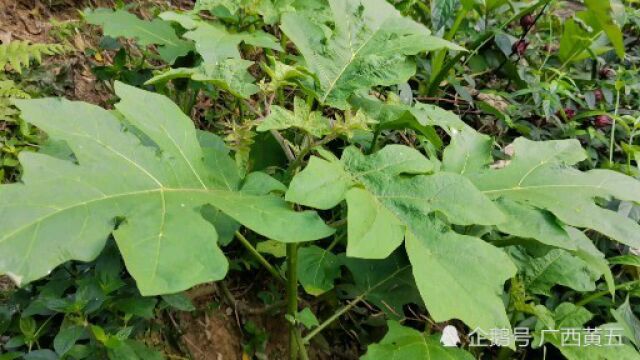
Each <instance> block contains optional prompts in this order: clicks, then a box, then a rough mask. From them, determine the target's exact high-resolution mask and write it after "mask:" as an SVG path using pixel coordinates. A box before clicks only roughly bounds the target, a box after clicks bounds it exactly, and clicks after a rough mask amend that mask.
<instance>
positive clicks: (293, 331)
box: [287, 244, 306, 360]
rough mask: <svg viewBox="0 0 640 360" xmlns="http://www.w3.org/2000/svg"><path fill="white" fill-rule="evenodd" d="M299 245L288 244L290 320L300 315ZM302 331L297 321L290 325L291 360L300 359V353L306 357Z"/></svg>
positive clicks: (288, 311)
mask: <svg viewBox="0 0 640 360" xmlns="http://www.w3.org/2000/svg"><path fill="white" fill-rule="evenodd" d="M297 270H298V244H287V314H288V315H289V317H290V319H295V318H296V317H297V315H298V271H297ZM300 337H301V335H300V329H299V328H298V324H296V322H295V321H292V322H290V323H289V359H291V360H296V359H298V353H304V355H302V357H303V358H305V356H306V350H305V348H304V343H300V342H299V339H300Z"/></svg>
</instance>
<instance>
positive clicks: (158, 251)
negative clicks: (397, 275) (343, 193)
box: [0, 83, 333, 295]
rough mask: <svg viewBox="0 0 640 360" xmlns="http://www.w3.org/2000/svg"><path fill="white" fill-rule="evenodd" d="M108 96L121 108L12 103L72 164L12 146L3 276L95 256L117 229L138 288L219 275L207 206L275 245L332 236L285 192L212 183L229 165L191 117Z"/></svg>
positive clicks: (3, 197) (121, 88)
mask: <svg viewBox="0 0 640 360" xmlns="http://www.w3.org/2000/svg"><path fill="white" fill-rule="evenodd" d="M116 94H117V95H118V96H119V97H120V98H121V101H120V102H119V103H118V104H117V105H116V108H117V111H118V112H119V113H120V116H118V115H116V114H115V113H113V112H109V111H106V110H104V109H101V108H99V107H96V106H93V105H89V104H86V103H80V102H70V101H66V100H60V99H40V100H21V101H17V102H16V104H17V106H18V107H19V108H20V110H21V111H22V116H23V117H24V119H25V120H26V121H27V122H29V123H31V124H33V125H35V126H37V127H38V128H40V129H41V130H43V131H44V132H46V133H47V134H48V136H49V138H50V139H51V140H53V141H62V142H65V143H66V144H67V145H68V147H69V148H70V150H71V151H72V152H73V155H74V158H75V162H74V161H69V160H63V159H58V158H54V157H51V156H48V155H45V154H38V153H29V152H23V153H21V154H20V161H21V163H22V166H23V168H24V176H23V178H22V183H17V184H9V185H2V186H0V203H1V204H2V207H0V273H6V274H8V275H10V276H11V277H12V278H13V279H14V280H15V281H16V282H17V283H19V284H23V283H27V282H30V281H33V280H35V279H38V278H40V277H43V276H45V275H47V274H48V273H49V272H50V271H51V269H53V267H55V266H57V265H59V264H61V263H63V262H65V261H68V260H81V261H89V260H92V259H94V258H95V257H96V256H97V255H98V254H99V253H100V251H101V250H102V248H103V247H104V245H105V241H106V240H107V238H108V236H109V235H110V234H112V233H113V235H114V237H115V240H116V243H117V245H118V247H119V249H120V252H121V253H122V256H123V258H124V261H125V264H126V266H127V269H128V270H129V272H130V273H131V275H132V276H133V278H134V279H135V280H136V282H137V283H138V287H139V289H140V291H141V293H142V294H144V295H156V294H166V293H175V292H178V291H181V290H184V289H187V288H189V287H191V286H193V285H196V284H199V283H203V282H208V281H213V280H218V279H221V278H222V277H224V276H225V274H226V272H227V268H228V264H227V260H226V258H225V256H224V255H223V253H222V251H221V250H220V249H219V248H218V245H217V233H216V230H215V228H214V226H212V225H211V223H209V222H208V221H206V220H205V219H204V218H203V217H202V216H200V209H201V208H202V207H203V206H204V205H211V206H215V207H216V208H218V209H219V210H221V211H222V212H224V213H225V214H226V215H228V216H229V217H231V218H233V219H234V220H236V221H238V222H239V223H241V224H243V225H245V226H247V227H248V228H251V229H252V230H254V231H256V232H257V233H259V234H261V235H264V236H266V237H269V238H271V239H274V240H279V241H283V242H296V241H310V240H314V239H319V238H323V237H325V236H328V235H330V234H332V233H333V230H332V229H331V228H329V227H328V226H327V225H325V224H324V222H322V220H321V219H320V218H319V217H318V215H317V214H315V213H313V212H309V211H307V212H293V211H292V210H291V209H290V207H289V206H288V205H287V204H286V203H285V202H284V201H283V200H282V199H281V198H278V197H276V196H273V195H251V194H248V193H244V192H241V191H236V190H230V189H229V188H228V187H227V186H222V185H220V184H221V181H222V182H223V183H224V178H225V176H227V174H224V171H225V167H223V166H221V167H219V168H216V167H214V168H211V167H209V166H207V165H208V164H211V160H207V159H211V156H210V155H207V154H205V151H204V150H203V148H202V147H201V145H200V143H199V142H198V137H197V134H196V130H195V128H194V125H193V123H192V122H191V120H190V119H189V118H188V117H187V116H186V115H184V114H183V113H182V112H181V111H180V109H179V108H178V107H177V106H176V105H175V104H174V103H172V102H171V101H170V100H169V99H168V98H166V97H163V96H161V95H157V94H153V93H149V92H146V91H142V90H139V89H136V88H134V87H130V86H127V85H124V84H122V83H117V84H116ZM158 114H162V116H158ZM121 119H122V120H121ZM210 151H213V148H207V152H210Z"/></svg>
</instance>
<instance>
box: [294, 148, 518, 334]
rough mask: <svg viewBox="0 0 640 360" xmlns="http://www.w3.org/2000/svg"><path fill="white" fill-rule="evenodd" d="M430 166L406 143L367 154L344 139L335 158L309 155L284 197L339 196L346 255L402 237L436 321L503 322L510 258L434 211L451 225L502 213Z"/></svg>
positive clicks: (307, 201)
mask: <svg viewBox="0 0 640 360" xmlns="http://www.w3.org/2000/svg"><path fill="white" fill-rule="evenodd" d="M433 168H434V167H433V164H432V163H431V162H430V161H429V160H428V159H426V158H425V157H424V156H423V155H422V154H420V153H419V152H418V151H417V150H415V149H412V148H409V147H406V146H400V145H390V146H387V147H385V148H383V149H382V150H381V151H379V152H377V153H375V154H373V155H370V156H365V155H363V154H362V153H360V152H359V151H358V150H356V149H355V148H352V147H351V148H347V149H346V150H345V151H344V153H343V155H342V159H341V160H337V159H335V158H331V157H329V156H327V159H321V158H312V159H311V161H310V164H309V166H308V167H307V168H306V169H305V170H303V171H302V172H301V173H300V174H298V175H297V176H296V177H295V178H294V179H293V181H292V182H291V184H290V189H289V191H288V192H287V194H286V199H287V200H289V201H293V202H297V203H299V204H303V205H307V206H312V207H316V208H324V209H326V208H331V207H333V206H335V205H337V204H338V203H339V202H341V201H342V200H343V199H346V201H347V205H348V208H349V211H348V215H347V220H348V222H347V223H348V232H349V238H348V244H347V256H350V257H359V258H369V259H381V258H385V257H387V256H389V255H390V254H391V252H393V251H394V250H395V249H396V248H397V247H398V246H400V245H401V243H402V241H403V239H405V242H406V249H407V253H408V255H409V260H410V262H411V264H412V267H413V274H414V277H415V280H416V283H417V285H418V289H419V290H420V293H421V295H422V298H423V299H424V302H425V304H426V305H427V309H428V310H429V313H430V315H431V316H432V317H433V318H434V319H435V320H436V321H445V320H449V319H451V318H458V319H461V320H462V321H464V322H466V323H467V324H468V325H469V326H471V327H482V328H486V329H490V328H504V327H506V328H508V327H509V320H508V319H507V316H506V313H505V310H504V305H503V303H502V300H501V298H500V294H501V293H502V286H503V284H504V281H505V280H507V279H508V278H510V277H511V276H513V275H514V274H515V272H516V268H515V266H514V265H513V264H512V263H511V261H510V260H509V258H508V257H507V256H506V254H505V253H503V252H502V251H501V250H500V249H497V248H495V247H493V246H491V245H489V244H487V243H486V242H484V241H482V240H480V239H478V238H475V237H471V236H464V235H460V234H457V233H455V232H453V231H452V230H451V229H450V228H449V226H447V225H445V224H444V223H443V221H442V220H440V219H439V218H438V217H437V216H435V213H438V214H441V216H444V217H446V218H447V219H448V220H449V221H450V222H453V223H455V224H459V225H471V224H484V225H491V224H497V223H500V222H502V221H504V217H503V215H502V214H501V212H500V211H499V210H498V209H497V208H496V207H495V205H493V204H492V203H491V201H489V200H488V199H487V198H486V197H484V196H483V195H482V194H481V193H480V192H479V191H478V190H477V189H476V188H475V187H473V186H472V185H471V184H470V183H469V182H468V181H467V180H466V179H465V178H464V177H463V176H461V175H457V174H453V173H435V174H430V175H429V174H428V173H429V172H430V171H432V170H433ZM318 189H330V190H328V192H327V193H328V194H329V195H330V196H326V197H320V196H318V194H317V193H316V192H317V190H318Z"/></svg>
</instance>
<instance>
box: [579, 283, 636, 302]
mask: <svg viewBox="0 0 640 360" xmlns="http://www.w3.org/2000/svg"><path fill="white" fill-rule="evenodd" d="M636 285H640V280H633V281H627V282H625V283H622V284H620V285H617V286H616V287H614V290H620V289H629V288H631V287H633V286H636ZM609 293H610V292H609V290H603V291H598V292H597V293H593V294H591V295H589V296H587V297H585V298H583V299H582V300H580V301H578V302H577V303H576V306H584V305H586V304H588V303H590V302H592V301H594V300H597V299H599V298H601V297H603V296H605V295H607V294H609Z"/></svg>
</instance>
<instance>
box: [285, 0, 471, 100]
mask: <svg viewBox="0 0 640 360" xmlns="http://www.w3.org/2000/svg"><path fill="white" fill-rule="evenodd" d="M329 4H330V6H331V10H332V13H333V21H332V24H330V25H331V26H327V25H326V24H322V23H319V22H318V21H317V19H315V16H314V14H313V13H298V12H291V13H286V14H284V15H283V16H282V25H281V28H282V30H283V31H284V32H285V34H286V35H287V36H288V37H289V38H290V39H291V40H292V41H293V42H294V43H295V44H296V46H297V47H298V49H299V50H300V52H301V53H302V55H303V56H304V59H305V61H306V65H307V67H308V68H309V69H310V70H311V71H312V72H314V73H315V74H316V76H317V77H318V80H319V89H318V90H317V93H318V98H319V100H320V101H321V102H322V103H326V104H329V105H332V106H335V107H338V108H341V109H345V108H346V107H347V106H348V103H347V99H348V98H349V96H351V94H353V93H354V92H355V91H357V90H361V89H364V90H368V89H369V88H371V87H372V86H376V85H395V84H399V83H403V82H405V81H407V80H408V79H409V78H410V77H411V76H413V75H414V73H415V71H416V67H415V64H414V63H413V61H411V60H410V59H409V58H408V57H407V56H409V55H416V54H418V53H421V52H424V51H428V50H436V49H441V48H457V49H461V48H459V47H457V46H455V45H453V44H451V43H449V42H447V41H444V40H442V39H440V38H437V37H434V36H431V34H430V32H429V30H428V29H427V28H426V27H424V26H423V25H421V24H418V23H416V22H414V21H412V20H410V19H407V18H404V17H402V16H401V15H400V13H399V12H398V11H397V10H396V9H395V8H394V7H393V5H391V4H389V3H387V1H385V0H366V1H362V0H330V1H329Z"/></svg>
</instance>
